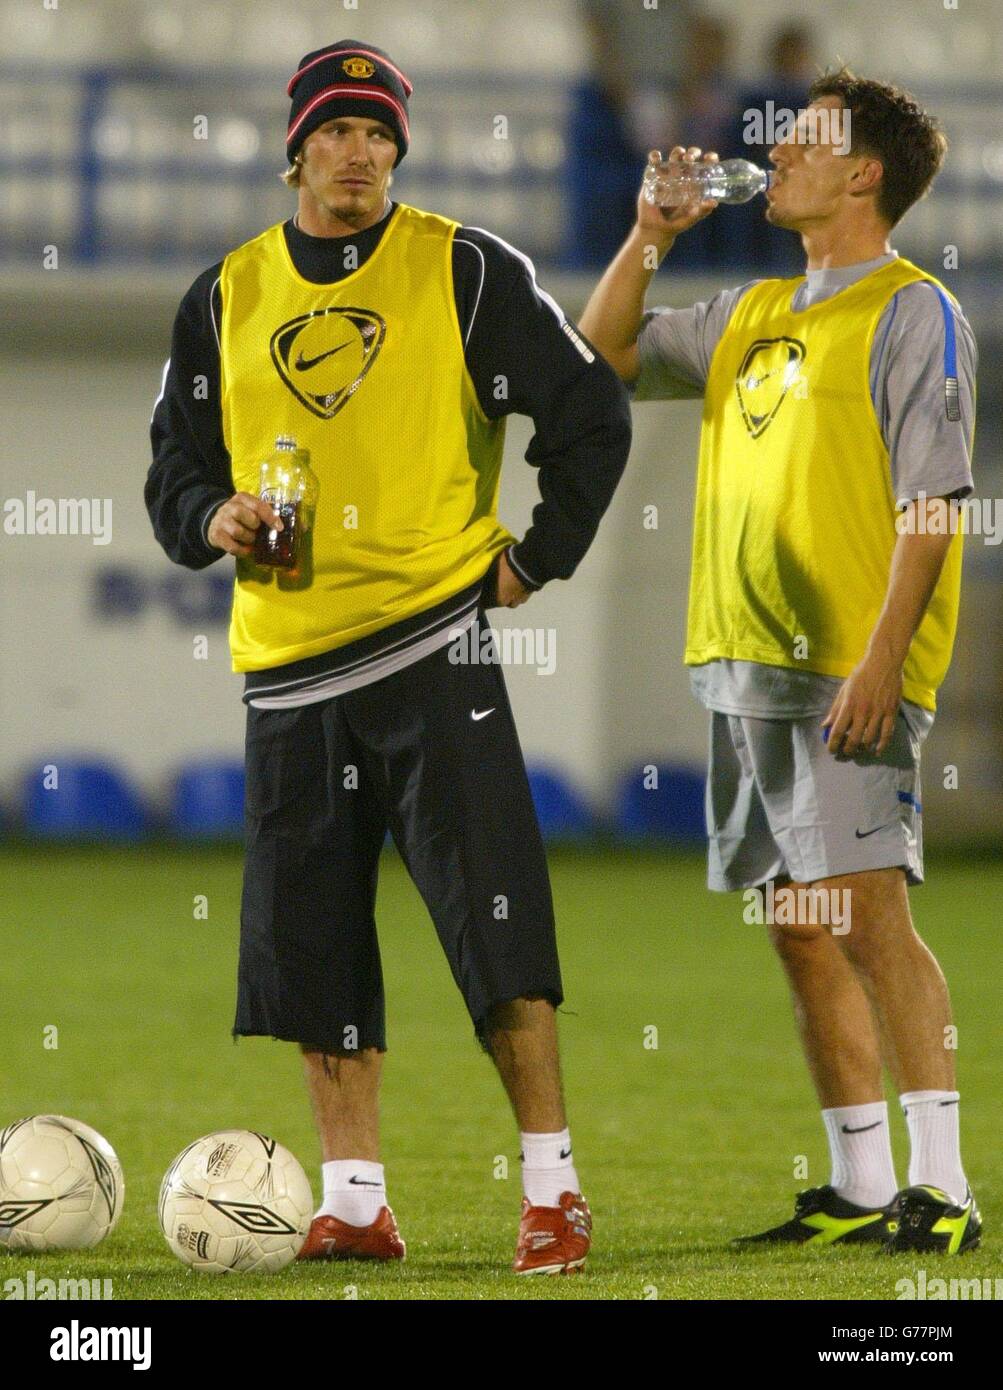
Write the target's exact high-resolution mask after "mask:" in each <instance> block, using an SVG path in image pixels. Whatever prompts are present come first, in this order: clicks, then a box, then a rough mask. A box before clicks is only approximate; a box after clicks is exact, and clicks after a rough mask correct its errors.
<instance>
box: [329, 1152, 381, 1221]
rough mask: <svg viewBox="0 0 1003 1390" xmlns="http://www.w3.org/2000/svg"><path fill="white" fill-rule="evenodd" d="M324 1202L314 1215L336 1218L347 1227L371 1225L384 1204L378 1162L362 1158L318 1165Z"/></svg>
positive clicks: (337, 1159)
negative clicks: (370, 1161)
mask: <svg viewBox="0 0 1003 1390" xmlns="http://www.w3.org/2000/svg"><path fill="white" fill-rule="evenodd" d="M320 1171H321V1174H322V1176H323V1181H324V1201H323V1202H322V1204H321V1206H320V1208H319V1210H318V1211H317V1212H316V1215H317V1216H336V1217H337V1218H338V1220H339V1221H346V1222H347V1223H348V1225H349V1226H371V1225H372V1224H373V1222H374V1221H375V1220H376V1218H377V1216H379V1214H380V1207H385V1206H386V1205H387V1189H386V1183H385V1181H384V1178H383V1164H382V1163H368V1162H367V1161H366V1160H365V1159H362V1158H333V1159H331V1161H330V1162H329V1163H322V1164H321V1165H320Z"/></svg>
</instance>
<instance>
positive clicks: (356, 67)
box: [341, 58, 376, 80]
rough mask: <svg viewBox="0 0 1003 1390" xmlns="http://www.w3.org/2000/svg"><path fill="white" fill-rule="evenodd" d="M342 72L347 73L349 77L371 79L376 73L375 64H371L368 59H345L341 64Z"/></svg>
mask: <svg viewBox="0 0 1003 1390" xmlns="http://www.w3.org/2000/svg"><path fill="white" fill-rule="evenodd" d="M341 66H342V70H343V71H344V72H347V73H348V75H349V77H358V78H359V79H360V80H361V79H362V78H364V77H372V75H373V73H374V72H375V71H376V64H375V63H371V62H370V61H369V59H368V58H346V59H345V61H344V62H343V63H342V65H341Z"/></svg>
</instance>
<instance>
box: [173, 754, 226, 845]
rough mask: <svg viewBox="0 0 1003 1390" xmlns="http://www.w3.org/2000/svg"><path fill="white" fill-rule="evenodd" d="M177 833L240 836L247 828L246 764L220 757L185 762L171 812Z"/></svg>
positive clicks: (209, 837) (202, 837)
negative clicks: (245, 827)
mask: <svg viewBox="0 0 1003 1390" xmlns="http://www.w3.org/2000/svg"><path fill="white" fill-rule="evenodd" d="M169 824H170V829H171V831H172V832H173V833H174V834H175V835H180V836H195V837H197V838H199V839H213V838H217V839H230V838H238V837H239V836H240V835H242V834H243V830H244V765H243V763H240V762H232V761H229V760H223V759H219V760H217V761H208V760H206V761H202V762H198V763H185V764H184V765H183V766H182V767H180V768H179V769H178V773H177V776H176V777H175V779H174V787H173V790H172V794H171V804H170V812H169Z"/></svg>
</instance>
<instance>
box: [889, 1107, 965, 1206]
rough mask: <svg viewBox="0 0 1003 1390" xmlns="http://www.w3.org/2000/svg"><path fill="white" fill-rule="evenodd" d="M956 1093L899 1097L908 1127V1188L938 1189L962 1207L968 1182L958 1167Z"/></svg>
mask: <svg viewBox="0 0 1003 1390" xmlns="http://www.w3.org/2000/svg"><path fill="white" fill-rule="evenodd" d="M959 1099H960V1097H959V1095H958V1092H957V1091H909V1092H907V1094H906V1095H904V1096H899V1101H900V1102H901V1105H902V1113H903V1115H905V1122H906V1124H907V1125H908V1127H909V1144H910V1152H909V1186H910V1187H918V1186H920V1185H922V1186H924V1187H939V1188H940V1190H941V1191H942V1192H946V1193H947V1195H948V1196H949V1197H950V1198H952V1200H953V1201H955V1202H957V1204H958V1206H959V1207H960V1206H962V1205H963V1203H964V1201H965V1198H966V1197H967V1195H968V1182H967V1180H966V1178H965V1170H964V1169H963V1168H962V1166H961V1136H960V1127H959V1125H958V1110H959V1109H960V1105H959Z"/></svg>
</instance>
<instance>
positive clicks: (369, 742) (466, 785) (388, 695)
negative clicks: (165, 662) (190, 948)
mask: <svg viewBox="0 0 1003 1390" xmlns="http://www.w3.org/2000/svg"><path fill="white" fill-rule="evenodd" d="M481 616H482V619H483V612H482V615H481ZM449 653H450V648H449V647H448V646H447V647H443V648H441V649H440V650H439V651H437V652H433V653H432V654H431V655H430V656H427V657H424V658H423V659H422V660H420V661H417V662H415V663H414V664H413V665H411V666H408V667H406V668H405V669H403V670H401V671H398V672H396V673H395V674H393V675H390V676H387V677H385V678H384V679H383V680H380V681H376V682H374V683H373V684H371V685H366V686H363V687H362V688H360V689H358V690H353V691H349V692H348V693H346V694H342V695H338V696H334V697H332V698H329V699H326V700H323V701H318V702H317V703H315V704H311V705H303V706H300V707H299V708H295V709H268V710H263V709H255V708H254V707H253V706H249V707H248V712H247V742H246V762H247V788H246V798H245V824H246V859H245V866H244V886H243V898H242V903H241V916H240V965H239V979H238V992H237V1015H236V1022H235V1024H234V1029H233V1031H234V1034H235V1035H237V1034H240V1035H245V1034H264V1035H267V1036H271V1037H275V1038H284V1039H287V1040H289V1041H292V1042H299V1043H302V1044H304V1045H305V1046H307V1047H310V1048H317V1049H318V1050H322V1051H325V1052H332V1053H345V1052H351V1051H354V1050H356V1049H362V1048H370V1047H375V1048H378V1049H380V1050H381V1051H383V1050H385V1048H386V1030H385V1019H384V998H383V977H382V970H381V966H380V952H379V945H378V942H377V936H376V922H375V916H374V907H375V899H376V877H377V867H378V863H379V856H380V849H381V847H382V845H383V842H384V839H385V836H386V831H387V828H388V827H389V829H390V832H391V834H392V835H393V838H394V841H395V842H396V845H397V848H398V850H399V851H400V854H401V856H402V858H403V860H404V862H405V864H406V865H407V868H408V871H409V872H410V874H411V877H412V879H413V880H414V882H415V884H416V885H417V887H418V890H419V892H420V893H421V896H422V898H423V899H424V901H425V905H426V906H427V908H428V911H429V913H430V914H431V917H432V920H433V922H434V924H435V929H436V932H437V933H438V936H439V940H440V942H441V943H442V947H443V950H444V951H445V953H446V957H447V959H448V961H449V965H450V969H451V970H452V972H453V978H454V979H455V980H456V983H457V984H458V986H459V988H460V990H461V992H462V994H463V998H464V1001H465V1002H466V1006H467V1009H468V1011H469V1013H470V1016H471V1018H472V1020H473V1022H474V1027H475V1030H476V1031H477V1034H478V1036H479V1037H481V1038H482V1040H483V1029H484V1024H485V1021H486V1016H487V1014H488V1011H489V1010H490V1009H491V1008H492V1007H493V1006H494V1005H495V1004H498V1003H501V1002H503V1001H505V1000H510V999H516V998H521V997H523V996H538V997H543V998H547V999H549V1000H550V1001H551V1002H552V1003H553V1004H554V1005H555V1006H556V1005H558V1004H560V1003H561V1001H562V998H563V994H562V988H561V974H560V967H559V964H558V957H557V945H556V938H555V932H554V913H553V903H552V899H551V892H550V881H549V877H548V874H547V865H546V859H545V856H544V850H543V843H542V840H541V838H540V831H539V827H538V825H537V820H536V814H535V811H534V809H533V803H532V799H531V796H530V791H529V784H528V782H527V778H526V770H525V766H524V763H523V758H522V751H521V749H520V747H519V739H518V735H517V734H516V729H515V724H514V721H513V718H512V711H511V709H510V706H509V702H508V695H507V693H506V690H505V683H504V680H503V677H502V672H501V667H500V666H499V665H498V664H496V663H479V664H454V663H453V662H451V661H450V660H449ZM418 929H419V927H418V924H417V922H416V923H415V930H418ZM404 1003H405V1001H402V1004H404Z"/></svg>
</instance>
